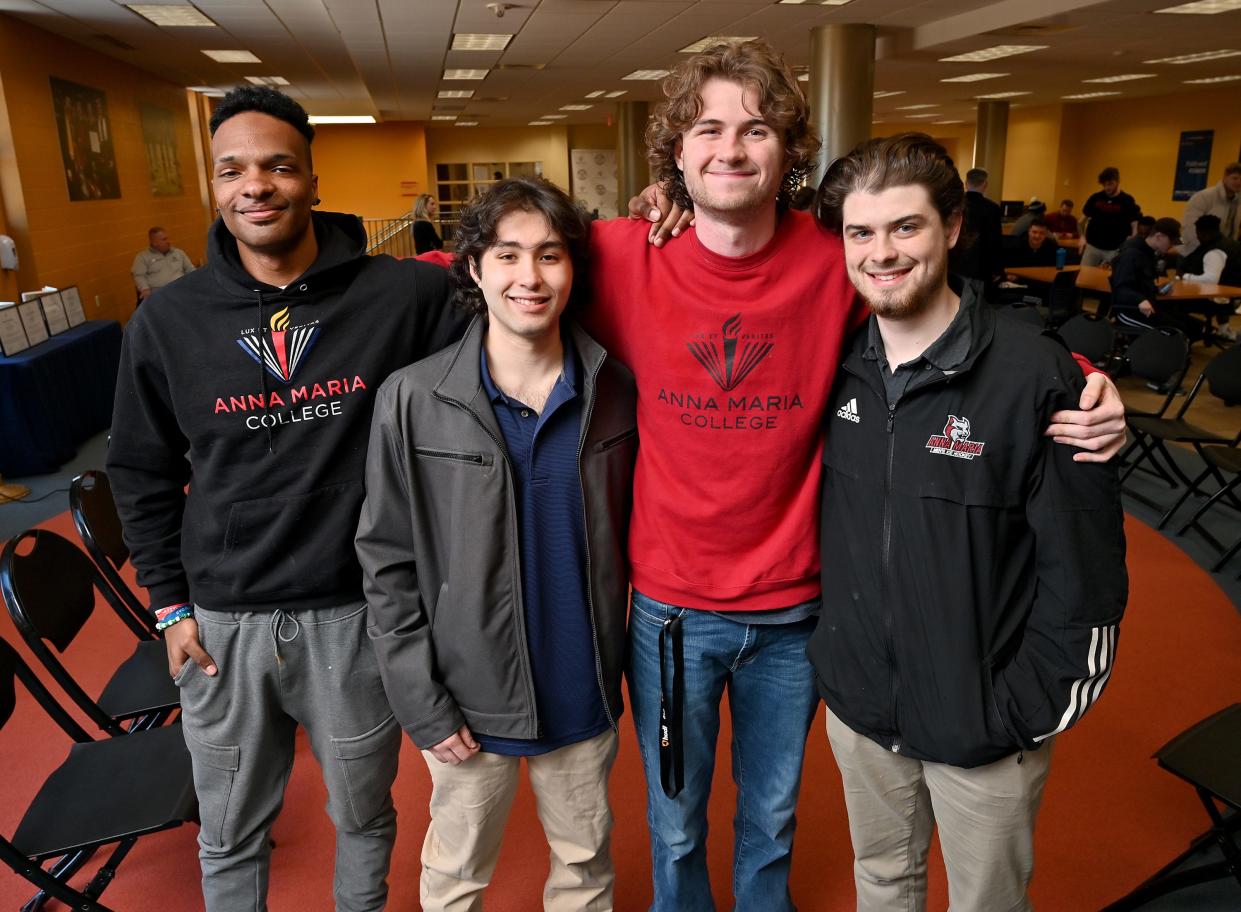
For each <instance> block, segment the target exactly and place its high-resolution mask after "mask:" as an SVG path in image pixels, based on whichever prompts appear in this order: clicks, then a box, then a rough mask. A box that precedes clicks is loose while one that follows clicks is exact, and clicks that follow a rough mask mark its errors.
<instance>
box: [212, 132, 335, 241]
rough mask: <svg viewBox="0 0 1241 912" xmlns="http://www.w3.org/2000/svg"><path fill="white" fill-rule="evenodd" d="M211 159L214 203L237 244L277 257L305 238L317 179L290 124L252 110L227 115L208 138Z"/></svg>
mask: <svg viewBox="0 0 1241 912" xmlns="http://www.w3.org/2000/svg"><path fill="white" fill-rule="evenodd" d="M211 158H212V163H213V169H214V171H213V176H212V179H211V186H212V189H213V190H214V191H215V198H216V205H217V206H219V209H220V217H221V218H222V219H223V220H224V224H225V226H226V227H227V228H228V230H229V232H230V233H231V234H232V235H233V237H235V238H236V239H237V243H238V244H239V245H242V246H243V247H247V248H249V249H250V250H251V251H253V252H255V253H260V254H264V255H268V256H279V255H280V254H282V253H287V252H289V251H292V250H294V249H296V248H297V246H298V245H299V244H301V243H302V242H303V241H304V240H305V238H306V236H307V234H308V233H309V232H310V231H311V230H312V229H311V226H310V208H311V206H312V205H313V200H314V199H315V196H316V195H317V191H318V185H319V181H318V178H317V177H315V175H314V174H312V173H311V163H310V144H309V143H307V142H306V139H305V137H304V136H302V134H301V133H299V132H297V130H296V129H294V128H293V126H292V125H290V124H287V123H285V122H284V121H283V120H278V119H277V118H275V117H271V116H269V115H267V114H260V113H258V112H255V111H248V112H246V113H244V114H238V115H236V116H235V117H230V118H229V119H228V120H226V121H224V123H222V124H220V126H219V128H218V129H217V130H216V131H215V136H213V137H212V138H211Z"/></svg>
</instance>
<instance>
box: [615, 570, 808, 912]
mask: <svg viewBox="0 0 1241 912" xmlns="http://www.w3.org/2000/svg"><path fill="white" fill-rule="evenodd" d="M677 615H680V616H681V618H682V621H681V623H682V625H683V627H682V629H683V637H684V648H685V664H684V669H683V672H682V673H683V680H684V683H685V703H684V745H685V779H684V783H685V784H684V788H683V790H682V791H681V793H680V794H679V795H678V796H677V797H676V798H675V799H670V798H668V797H667V796H666V795H665V794H664V791H663V788H662V786H661V784H660V773H659V735H660V733H659V721H660V720H659V709H660V674H659V672H660V668H659V632H660V629H661V628H662V626H663V623H664V621H665V620H666V619H668V618H672V617H676V616H677ZM814 624H815V620H814V618H808V619H806V620H804V621H799V622H797V623H792V624H741V623H738V622H736V621H730V620H727V619H726V618H722V617H718V616H717V615H714V614H712V613H710V612H707V611H696V610H693V609H688V608H678V607H675V606H673V605H666V604H664V603H663V602H657V601H655V600H653V599H650V598H647V597H646V596H644V595H642V594H641V593H639V592H636V591H635V592H634V594H633V611H632V613H631V614H630V618H629V700H630V703H631V704H632V706H633V719H634V725H635V727H636V728H637V732H638V747H639V748H640V750H641V752H642V766H643V768H644V770H645V773H646V794H647V803H648V810H647V823H648V825H649V826H650V831H651V868H652V873H653V879H654V886H655V898H654V901H653V903H652V904H651V912H711V910H714V909H715V904H714V903H713V902H712V899H711V884H710V880H709V878H708V875H707V856H706V841H707V798H708V797H709V795H710V794H711V777H712V774H713V772H714V769H715V744H716V740H717V737H718V735H719V730H720V699H721V697H722V696H723V694H724V688H725V686H727V687H728V702H729V707H730V709H731V711H732V732H733V740H732V752H733V779H734V781H735V782H736V783H737V812H736V816H735V818H734V820H733V827H734V830H735V834H736V841H735V846H734V850H733V896H734V898H735V903H736V905H735V908H736V909H738V910H744V912H791V910H792V909H793V908H794V906H793V901H792V897H791V896H790V895H789V886H788V878H789V865H790V862H791V860H792V852H793V830H794V828H795V827H796V825H797V821H796V818H795V816H794V811H795V809H796V807H797V795H798V792H799V790H800V788H801V770H802V758H803V756H804V753H805V748H806V735H807V733H808V732H809V729H810V723H811V721H812V719H813V718H814V713H815V710H816V708H817V706H818V694H817V691H816V689H815V684H814V673H813V671H812V669H811V665H810V662H809V661H808V660H807V659H806V641H807V640H808V639H809V638H810V634H811V632H812V631H813V630H814ZM666 661H667V663H668V665H669V669H668V670H669V673H670V667H671V651H669V654H668V656H667V659H666Z"/></svg>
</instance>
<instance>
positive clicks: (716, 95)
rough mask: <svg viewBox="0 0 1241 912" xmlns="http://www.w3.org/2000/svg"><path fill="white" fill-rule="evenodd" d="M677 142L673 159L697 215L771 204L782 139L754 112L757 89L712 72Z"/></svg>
mask: <svg viewBox="0 0 1241 912" xmlns="http://www.w3.org/2000/svg"><path fill="white" fill-rule="evenodd" d="M700 98H701V101H702V108H701V110H700V111H699V113H698V118H697V119H696V120H695V121H694V123H693V124H692V125H691V126H690V128H689V129H688V130H687V131H685V132H684V133H682V134H681V139H680V141H679V142H678V144H677V151H676V163H677V167H678V168H680V170H681V173H682V174H683V175H684V177H685V186H686V189H687V190H688V191H689V196H690V199H692V200H693V201H694V208H695V210H696V211H697V212H698V213H699V215H700V216H706V217H708V218H710V217H711V216H712V215H713V214H720V215H725V214H729V213H746V212H756V211H761V210H762V209H764V208H766V207H769V206H770V207H774V206H775V203H776V194H777V193H778V192H779V190H780V182H781V180H783V178H784V171H785V154H784V141H783V139H782V138H781V136H780V133H779V131H777V130H776V129H775V128H774V127H772V126H771V125H769V124H767V123H766V122H764V120H763V118H762V117H761V116H760V115H759V113H758V93H757V92H756V91H754V90H753V89H747V88H745V87H744V86H742V85H740V84H739V83H736V82H732V81H731V80H728V79H721V78H719V77H714V78H711V79H708V80H707V81H706V82H705V83H703V86H702V92H701V95H700Z"/></svg>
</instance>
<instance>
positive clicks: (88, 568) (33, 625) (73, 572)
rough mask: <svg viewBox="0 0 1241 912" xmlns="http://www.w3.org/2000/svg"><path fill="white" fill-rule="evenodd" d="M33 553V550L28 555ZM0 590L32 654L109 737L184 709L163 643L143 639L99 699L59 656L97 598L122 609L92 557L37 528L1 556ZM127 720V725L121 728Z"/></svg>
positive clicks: (147, 725) (13, 542)
mask: <svg viewBox="0 0 1241 912" xmlns="http://www.w3.org/2000/svg"><path fill="white" fill-rule="evenodd" d="M27 547H29V548H30V551H29V553H23V551H24V549H26V548H27ZM0 592H2V593H3V595H4V602H5V604H6V605H7V606H8V609H9V614H10V615H11V616H12V618H13V623H14V624H15V625H16V626H17V630H18V632H19V633H20V634H21V635H22V638H23V639H24V640H25V641H26V645H27V646H29V647H30V651H31V652H32V653H34V655H35V657H36V658H37V659H38V660H39V661H40V662H41V663H42V664H43V666H44V667H45V668H47V670H48V672H49V673H50V674H51V676H52V678H53V679H54V680H55V681H56V683H57V684H58V685H59V686H60V687H61V688H62V689H63V690H64V692H65V693H66V694H67V695H68V696H69V698H70V699H71V700H72V701H73V702H74V703H75V704H77V706H78V707H79V708H80V709H81V710H82V712H84V713H86V715H87V716H88V717H89V718H90V720H91V721H92V722H94V723H95V724H96V725H98V726H99V727H100V728H101V729H102V730H103V731H106V732H107V733H108V734H110V735H124V734H126V733H127V731H133V730H134V729H140V728H150V727H154V726H156V725H162V724H163V723H164V722H165V721H167V720H168V718H169V717H170V716H171V715H172V714H173V712H174V711H175V710H176V709H177V708H178V706H179V705H180V695H179V694H178V692H177V688H176V685H174V684H173V683H172V678H171V677H170V676H169V674H168V655H167V651H166V649H165V646H164V642H163V640H150V639H148V640H141V641H139V642H138V644H137V645H136V647H135V649H134V651H133V654H132V655H130V657H129V658H128V659H126V660H125V661H124V662H123V663H121V665H120V666H119V667H118V668H117V669H116V671H115V672H114V673H113V674H112V676H111V678H110V679H109V680H108V683H107V684H106V685H105V686H104V688H103V692H102V693H101V694H100V695H99V698H98V700H94V699H92V698H91V697H90V695H89V694H87V692H86V690H85V689H84V688H83V687H82V686H81V685H80V684H79V683H78V682H77V681H76V680H75V679H74V678H73V676H72V675H71V674H70V673H69V670H68V669H67V668H65V666H64V664H63V663H62V662H61V661H60V659H58V658H57V657H56V655H55V654H54V653H53V652H52V650H51V649H49V648H48V644H49V643H50V644H51V645H52V646H54V647H55V648H56V652H59V653H63V652H64V651H65V650H66V649H67V648H69V644H71V643H72V642H73V641H74V639H76V638H77V636H78V634H79V633H81V631H82V628H83V627H84V626H85V624H86V622H87V621H88V620H89V619H90V616H91V614H92V612H93V611H94V610H95V593H96V592H99V593H100V594H102V595H103V597H104V599H105V600H106V601H108V602H109V604H111V605H112V607H113V609H114V610H115V611H116V612H117V613H118V614H120V613H121V612H122V611H124V608H123V607H122V606H121V605H119V603H118V602H117V596H116V594H115V593H114V592H112V591H111V589H109V588H108V585H107V583H106V582H104V579H103V577H102V576H100V574H99V571H98V570H96V569H95V565H94V564H92V563H91V561H90V558H88V557H87V556H86V555H85V554H83V553H82V552H81V550H79V549H78V548H77V547H75V546H74V545H73V543H72V542H70V541H68V540H67V539H65V538H62V537H61V536H59V535H57V534H56V533H55V532H49V531H47V530H45V529H36V530H33V531H27V532H23V533H22V534H21V535H18V536H17V537H15V538H13V539H11V540H10V541H9V542H8V544H6V545H5V546H4V551H3V552H0ZM125 722H129V728H128V729H126V728H125V726H124V724H123V723H125Z"/></svg>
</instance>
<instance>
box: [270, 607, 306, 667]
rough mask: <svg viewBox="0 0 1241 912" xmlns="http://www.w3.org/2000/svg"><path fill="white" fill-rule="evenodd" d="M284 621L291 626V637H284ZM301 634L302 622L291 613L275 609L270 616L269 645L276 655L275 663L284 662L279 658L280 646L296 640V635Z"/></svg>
mask: <svg viewBox="0 0 1241 912" xmlns="http://www.w3.org/2000/svg"><path fill="white" fill-rule="evenodd" d="M285 621H289V622H290V623H292V624H293V635H292V636H288V637H287V636H285V635H284V624H285ZM301 632H302V622H301V621H299V620H298V619H297V617H296V616H294V614H293V612H291V611H285V610H284V609H283V608H277V609H276V610H275V611H273V612H272V615H271V643H272V648H273V649H274V650H275V653H276V661H277V662H281V661H284V660H283V659H281V658H280V644H281V643H292V642H293V641H294V640H296V639H297V635H298V634H299V633H301Z"/></svg>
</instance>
